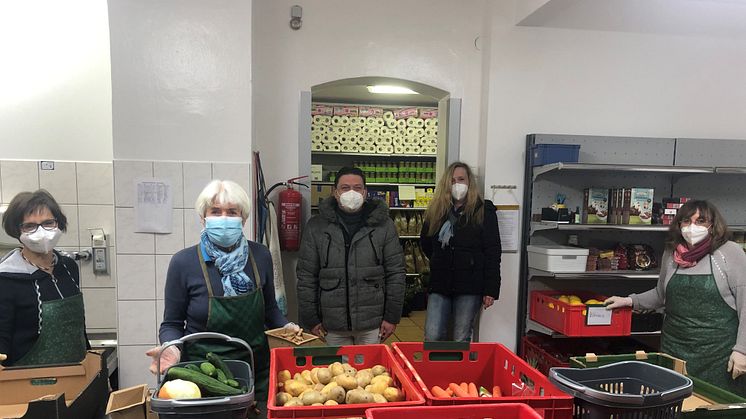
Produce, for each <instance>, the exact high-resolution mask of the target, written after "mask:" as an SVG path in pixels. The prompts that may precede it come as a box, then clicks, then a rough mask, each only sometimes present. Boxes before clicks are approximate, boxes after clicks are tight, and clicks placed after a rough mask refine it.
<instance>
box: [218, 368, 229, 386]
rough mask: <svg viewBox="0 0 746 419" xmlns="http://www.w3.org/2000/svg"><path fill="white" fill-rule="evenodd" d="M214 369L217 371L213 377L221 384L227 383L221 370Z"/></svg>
mask: <svg viewBox="0 0 746 419" xmlns="http://www.w3.org/2000/svg"><path fill="white" fill-rule="evenodd" d="M215 371H216V372H217V377H215V378H217V379H218V381H220V382H221V383H223V384H228V379H227V378H226V377H225V373H224V372H223V370H219V369H216V370H215Z"/></svg>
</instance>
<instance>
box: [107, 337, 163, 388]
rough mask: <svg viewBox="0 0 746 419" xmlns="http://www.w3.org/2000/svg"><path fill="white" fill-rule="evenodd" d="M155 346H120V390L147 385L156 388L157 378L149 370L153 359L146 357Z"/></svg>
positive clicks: (118, 354) (118, 351) (118, 352)
mask: <svg viewBox="0 0 746 419" xmlns="http://www.w3.org/2000/svg"><path fill="white" fill-rule="evenodd" d="M153 346H154V345H150V346H149V345H121V344H120V345H119V347H118V348H117V357H118V358H119V388H127V387H132V386H136V385H140V384H147V385H148V386H149V387H150V388H155V386H156V378H155V375H153V374H151V373H150V371H149V370H148V368H149V367H150V362H151V360H152V358H150V357H149V356H147V355H145V352H147V350H148V349H150V348H152V347H153Z"/></svg>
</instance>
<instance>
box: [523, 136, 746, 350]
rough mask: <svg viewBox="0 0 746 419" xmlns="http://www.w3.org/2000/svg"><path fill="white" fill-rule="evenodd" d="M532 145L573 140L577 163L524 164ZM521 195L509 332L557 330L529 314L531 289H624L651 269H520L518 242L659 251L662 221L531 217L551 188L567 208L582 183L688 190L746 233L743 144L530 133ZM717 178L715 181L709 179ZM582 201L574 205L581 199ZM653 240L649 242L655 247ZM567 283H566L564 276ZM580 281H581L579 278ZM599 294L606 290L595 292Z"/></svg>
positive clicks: (651, 277)
mask: <svg viewBox="0 0 746 419" xmlns="http://www.w3.org/2000/svg"><path fill="white" fill-rule="evenodd" d="M534 144H580V145H581V149H580V150H581V152H580V161H581V162H580V163H551V164H546V165H542V166H535V167H532V166H531V164H532V161H531V156H532V154H533V153H532V146H533V145H534ZM525 156H526V160H525V163H526V166H525V175H524V179H525V181H524V196H523V198H524V199H523V208H524V213H523V220H524V224H523V232H522V242H523V243H524V249H523V251H522V253H521V266H520V270H521V272H520V278H521V282H520V291H519V307H518V328H517V338H518V340H519V341H520V338H521V337H522V336H523V335H524V334H525V333H526V332H527V331H535V332H539V333H542V334H545V335H548V336H552V337H564V336H562V335H561V334H559V333H557V332H555V331H553V330H551V329H549V328H547V327H544V326H542V325H541V324H539V323H537V322H535V321H532V320H530V319H529V314H528V313H529V310H528V308H529V307H528V305H529V298H528V294H529V291H530V290H531V289H539V288H547V287H548V288H549V289H552V288H555V289H558V290H559V289H562V286H563V285H562V284H563V281H565V283H572V284H578V283H582V284H585V283H587V284H588V288H587V289H588V290H591V289H594V288H604V289H616V290H617V292H618V293H619V294H618V295H626V294H624V293H625V292H627V293H629V290H630V289H635V288H636V289H640V288H642V289H643V290H644V289H645V288H643V287H645V286H646V282H650V283H651V284H650V288H652V287H653V286H654V281H657V280H658V275H659V273H658V272H657V271H642V272H639V271H594V272H582V273H555V272H546V271H541V270H538V269H532V268H529V267H528V255H527V253H526V250H525V245H526V244H550V245H551V244H565V243H567V237H568V234H573V235H577V236H578V237H579V238H581V245H582V244H583V242H582V240H583V239H585V243H586V244H588V243H593V242H594V241H600V242H603V243H605V245H606V246H609V245H610V244H609V243H613V242H614V241H618V242H626V243H636V242H638V243H643V242H645V243H648V244H651V245H654V249H655V250H656V253H657V254H656V256H660V253H661V252H662V251H663V241H664V237H665V236H664V235H661V233H666V232H668V230H669V228H670V226H668V225H615V224H564V223H557V222H547V221H543V222H539V221H531V220H532V215H533V214H536V213H538V212H540V208H541V207H543V206H547V205H548V204H549V203H551V202H552V199H553V198H554V196H555V195H556V194H558V193H561V194H563V195H566V196H567V199H568V201H567V202H569V203H570V204H569V205H568V206H569V207H571V208H575V207H576V206H578V205H577V204H576V203H581V202H582V199H583V189H584V188H588V187H604V188H605V187H609V188H611V187H650V188H654V189H655V195H654V199H655V201H657V202H660V200H661V197H667V196H668V197H670V196H689V197H695V198H700V199H708V200H712V201H714V202H716V205H718V207H719V209H720V210H721V212H722V213H723V216H724V217H725V218H726V219H727V220H728V221H729V222H730V223H731V224H730V225H729V228H730V229H731V230H732V231H736V232H742V231H746V196H745V195H744V194H743V193H742V192H741V189H742V188H741V187H740V183H741V182H742V180H743V177H741V176H742V175H744V174H746V167H743V166H742V165H743V164H744V162H746V142H743V141H727V140H696V139H675V138H634V137H602V136H571V135H553V134H532V135H529V136H528V137H527V141H526V154H525ZM714 176H719V177H718V178H717V179H718V181H713V179H714V178H713V177H714ZM581 205H582V204H581ZM656 246H657V247H656ZM568 281H569V282H568ZM582 281H585V282H582ZM602 295H607V294H602ZM632 336H639V337H653V338H655V337H656V336H660V331H656V332H632Z"/></svg>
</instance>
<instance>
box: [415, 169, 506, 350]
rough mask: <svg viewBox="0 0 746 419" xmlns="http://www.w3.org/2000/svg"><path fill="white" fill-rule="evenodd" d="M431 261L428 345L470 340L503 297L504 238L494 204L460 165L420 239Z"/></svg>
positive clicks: (446, 179) (441, 185) (444, 181)
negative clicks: (482, 313) (480, 316)
mask: <svg viewBox="0 0 746 419" xmlns="http://www.w3.org/2000/svg"><path fill="white" fill-rule="evenodd" d="M420 242H421V244H422V249H423V251H424V252H425V254H426V255H427V256H428V257H429V258H430V284H429V295H428V302H427V321H426V323H425V340H426V341H438V340H446V339H448V325H449V321H450V320H451V319H453V333H452V340H454V341H465V342H468V341H470V340H471V335H472V327H473V324H474V318H475V317H476V315H477V313H479V308H480V306H482V307H484V308H485V309H486V308H488V307H490V306H491V305H492V304H493V303H494V302H495V300H496V299H497V298H498V297H499V296H500V255H501V246H500V234H499V232H498V228H497V213H496V211H495V206H494V205H493V204H492V202H490V201H488V200H484V199H482V197H481V196H480V194H479V191H478V190H477V183H476V180H475V178H474V174H473V172H472V171H471V169H470V168H469V166H468V165H466V164H465V163H461V162H455V163H453V164H451V165H450V166H448V169H447V170H446V173H444V175H443V177H442V178H441V179H440V181H439V182H438V186H437V189H436V190H435V196H434V197H433V200H432V202H431V203H430V205H429V206H428V208H427V211H426V212H425V222H424V224H423V227H422V232H421V234H420Z"/></svg>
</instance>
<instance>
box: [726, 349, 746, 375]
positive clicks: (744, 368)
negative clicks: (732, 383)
mask: <svg viewBox="0 0 746 419" xmlns="http://www.w3.org/2000/svg"><path fill="white" fill-rule="evenodd" d="M728 372H730V373H731V376H732V377H733V379H734V380H735V379H736V378H738V376H739V375H741V374H744V373H746V355H744V354H742V353H740V352H738V351H733V352H732V353H731V354H730V359H729V360H728Z"/></svg>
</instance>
